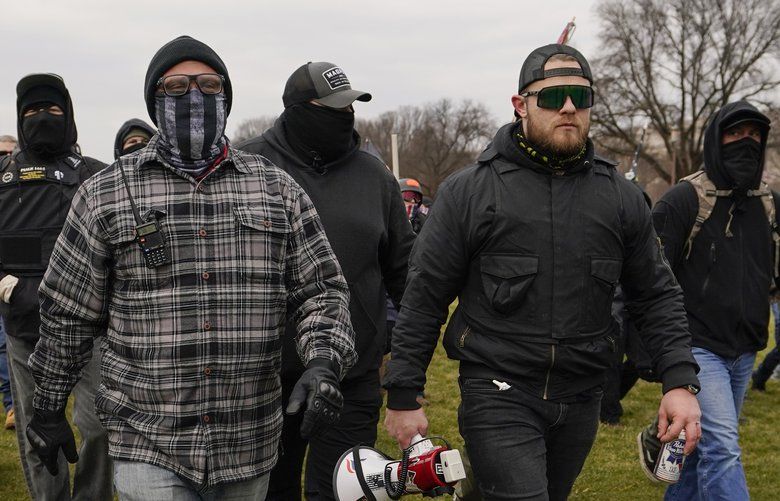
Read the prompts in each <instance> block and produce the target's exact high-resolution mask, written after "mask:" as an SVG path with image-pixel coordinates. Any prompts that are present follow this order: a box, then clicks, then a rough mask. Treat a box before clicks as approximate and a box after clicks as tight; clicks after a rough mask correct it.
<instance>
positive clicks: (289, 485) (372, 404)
mask: <svg viewBox="0 0 780 501" xmlns="http://www.w3.org/2000/svg"><path fill="white" fill-rule="evenodd" d="M296 381H297V378H296V377H292V378H286V379H283V380H282V400H283V404H282V405H283V406H284V407H286V406H287V400H288V399H289V398H290V393H291V392H292V389H293V386H294V385H295V382H296ZM341 392H342V394H343V395H344V408H343V409H342V411H341V419H340V420H339V423H338V424H337V425H336V426H335V427H333V428H331V429H330V430H328V431H327V432H326V433H325V434H324V435H322V436H320V437H317V438H315V439H313V440H311V442H309V443H308V446H309V455H308V458H307V460H306V477H305V478H306V480H305V492H306V499H309V500H324V499H327V500H330V499H335V496H334V494H333V470H334V469H335V468H336V462H337V461H338V460H339V458H340V457H341V455H342V454H344V452H345V451H347V449H350V448H352V447H354V446H355V445H358V444H361V445H366V446H369V447H373V446H374V443H375V442H376V429H377V423H378V422H379V408H380V407H381V405H382V397H381V396H380V394H379V372H378V371H373V372H371V373H369V374H366V375H365V376H362V377H359V378H357V379H354V380H350V381H343V382H342V383H341ZM302 414H303V412H300V413H299V414H297V415H295V416H285V417H284V425H283V427H282V447H283V453H282V455H281V457H280V458H279V461H278V462H277V464H276V466H275V467H274V469H273V470H271V480H270V484H269V487H268V495H267V496H266V501H297V500H300V499H301V471H302V468H303V458H304V456H305V454H306V446H307V442H306V441H305V440H303V439H302V438H301V435H300V433H299V430H300V426H301V417H302Z"/></svg>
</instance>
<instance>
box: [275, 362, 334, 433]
mask: <svg viewBox="0 0 780 501" xmlns="http://www.w3.org/2000/svg"><path fill="white" fill-rule="evenodd" d="M304 403H306V412H304V414H303V422H302V423H301V437H303V438H305V439H309V438H312V437H315V436H317V435H319V434H320V433H322V431H323V430H325V429H326V428H328V427H329V426H332V425H334V424H335V423H337V422H338V420H339V415H340V412H341V407H342V406H343V405H344V397H343V396H342V395H341V391H340V390H339V380H338V377H337V376H336V371H335V370H334V369H333V367H332V365H331V361H330V360H325V359H323V358H315V359H314V360H312V361H311V362H309V365H308V366H306V370H305V371H304V372H303V375H301V378H300V379H299V380H298V382H297V383H295V387H294V388H293V391H292V394H290V400H289V401H288V403H287V409H286V410H285V412H286V413H287V414H297V413H298V412H299V411H300V410H301V407H302V406H303V404H304Z"/></svg>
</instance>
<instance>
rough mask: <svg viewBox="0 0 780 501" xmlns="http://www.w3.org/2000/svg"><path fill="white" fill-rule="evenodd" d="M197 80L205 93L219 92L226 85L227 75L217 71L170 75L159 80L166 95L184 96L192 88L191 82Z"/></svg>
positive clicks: (158, 83) (199, 87) (158, 82)
mask: <svg viewBox="0 0 780 501" xmlns="http://www.w3.org/2000/svg"><path fill="white" fill-rule="evenodd" d="M193 81H194V82H195V83H196V84H197V85H198V89H200V91H201V92H202V93H204V94H219V93H220V92H222V88H223V87H224V82H225V77H223V76H222V75H217V74H216V73H201V74H199V75H168V76H167V77H162V78H160V79H159V80H157V85H158V86H160V85H162V90H163V92H164V93H165V95H166V96H172V97H178V96H183V95H184V94H186V93H187V92H189V90H190V82H193Z"/></svg>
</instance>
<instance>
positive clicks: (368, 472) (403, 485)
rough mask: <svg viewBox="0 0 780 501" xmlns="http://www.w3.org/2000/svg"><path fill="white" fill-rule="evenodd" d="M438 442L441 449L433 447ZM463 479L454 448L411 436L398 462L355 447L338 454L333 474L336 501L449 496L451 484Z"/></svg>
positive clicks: (459, 461)
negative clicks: (415, 495)
mask: <svg viewBox="0 0 780 501" xmlns="http://www.w3.org/2000/svg"><path fill="white" fill-rule="evenodd" d="M432 439H439V440H441V441H442V442H444V444H445V445H444V446H441V445H439V446H434V445H433V442H432V441H431V440H432ZM464 478H466V470H465V469H464V468H463V461H462V460H461V458H460V452H459V451H458V450H457V449H452V448H450V446H449V444H448V443H447V442H446V441H445V440H444V439H441V438H439V437H431V438H423V437H421V436H420V435H415V436H414V438H413V439H412V443H411V445H410V446H409V447H408V448H406V449H405V450H404V452H403V457H402V459H400V460H394V459H392V458H390V457H388V456H386V455H385V454H383V453H382V452H381V451H378V450H376V449H373V448H371V447H365V446H362V445H358V446H356V447H353V448H352V449H349V450H348V451H346V452H345V453H344V454H342V455H341V458H340V459H339V461H338V463H336V469H335V470H334V471H333V494H334V495H335V496H336V501H390V500H395V499H399V498H400V497H401V496H402V495H404V494H420V493H421V494H423V495H424V496H431V497H434V496H441V495H443V494H452V492H453V490H454V489H453V485H455V483H456V482H457V481H459V480H462V479H464Z"/></svg>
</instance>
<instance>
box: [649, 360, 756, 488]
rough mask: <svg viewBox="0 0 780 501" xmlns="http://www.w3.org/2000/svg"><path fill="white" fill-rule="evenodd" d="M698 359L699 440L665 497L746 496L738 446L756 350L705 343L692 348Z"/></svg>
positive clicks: (745, 484)
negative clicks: (729, 354) (719, 349)
mask: <svg viewBox="0 0 780 501" xmlns="http://www.w3.org/2000/svg"><path fill="white" fill-rule="evenodd" d="M691 352H692V353H693V356H694V358H696V362H697V363H698V364H699V367H700V371H699V382H700V383H701V391H700V392H699V394H698V395H697V396H696V398H697V399H698V400H699V406H700V407H701V440H700V441H699V445H698V446H697V448H696V451H695V452H694V453H693V454H691V455H690V456H688V458H687V459H686V460H685V466H684V467H683V470H682V474H681V475H680V481H679V482H677V483H676V484H674V485H671V486H669V488H667V489H666V495H665V496H664V499H666V500H680V501H683V500H685V501H690V500H707V501H713V500H728V501H743V500H744V501H747V500H749V499H750V496H749V494H748V488H747V482H746V481H745V471H744V469H743V468H742V452H741V449H740V448H739V441H738V440H739V413H740V411H741V410H742V402H743V400H744V399H745V393H746V392H747V388H748V383H749V382H750V376H751V374H752V372H753V363H754V362H755V360H756V354H755V353H745V354H743V355H740V356H738V357H737V358H723V357H720V356H718V355H715V354H714V353H712V352H710V351H707V350H705V349H703V348H693V349H692V350H691Z"/></svg>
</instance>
